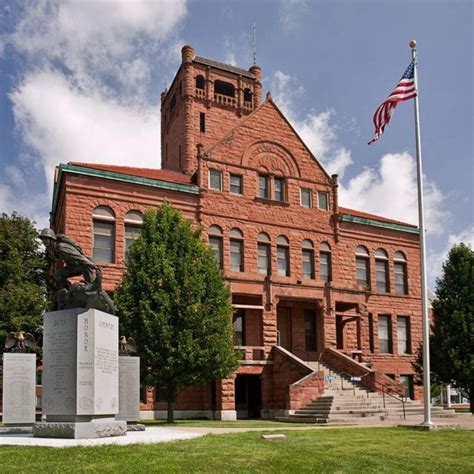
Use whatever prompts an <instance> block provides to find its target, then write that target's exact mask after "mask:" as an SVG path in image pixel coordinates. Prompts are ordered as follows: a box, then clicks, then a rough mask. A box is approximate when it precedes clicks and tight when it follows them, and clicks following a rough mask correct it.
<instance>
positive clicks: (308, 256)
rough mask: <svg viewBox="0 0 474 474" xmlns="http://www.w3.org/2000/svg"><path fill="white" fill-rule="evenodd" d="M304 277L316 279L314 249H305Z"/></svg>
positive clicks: (303, 255)
mask: <svg viewBox="0 0 474 474" xmlns="http://www.w3.org/2000/svg"><path fill="white" fill-rule="evenodd" d="M302 260H303V277H304V278H311V279H314V251H313V250H311V249H303V252H302Z"/></svg>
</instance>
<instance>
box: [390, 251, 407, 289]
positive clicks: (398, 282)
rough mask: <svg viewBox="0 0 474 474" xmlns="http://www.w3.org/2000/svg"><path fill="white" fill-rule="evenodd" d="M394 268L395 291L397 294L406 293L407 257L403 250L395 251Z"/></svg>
mask: <svg viewBox="0 0 474 474" xmlns="http://www.w3.org/2000/svg"><path fill="white" fill-rule="evenodd" d="M393 266H394V269H395V293H396V294H397V295H407V294H408V275H407V258H406V257H405V254H404V253H403V252H400V251H397V252H395V255H394V257H393Z"/></svg>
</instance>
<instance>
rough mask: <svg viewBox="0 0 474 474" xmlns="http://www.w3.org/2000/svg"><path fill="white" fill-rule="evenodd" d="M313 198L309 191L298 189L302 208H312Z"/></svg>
mask: <svg viewBox="0 0 474 474" xmlns="http://www.w3.org/2000/svg"><path fill="white" fill-rule="evenodd" d="M312 201H313V196H312V192H311V189H308V188H301V189H300V204H301V206H302V207H312V206H313V202H312Z"/></svg>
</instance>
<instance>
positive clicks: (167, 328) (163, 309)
mask: <svg viewBox="0 0 474 474" xmlns="http://www.w3.org/2000/svg"><path fill="white" fill-rule="evenodd" d="M200 234H201V232H200V231H199V230H194V229H193V228H192V227H191V224H190V222H189V221H188V220H185V219H183V218H182V217H181V214H180V213H179V211H177V210H176V209H174V208H173V207H172V206H171V205H170V204H164V205H163V206H161V207H160V208H159V209H158V210H156V209H150V210H148V211H147V212H146V213H145V216H144V223H143V228H142V233H141V236H140V237H139V238H138V239H137V240H136V241H135V242H134V244H133V245H132V246H131V247H130V249H129V252H128V256H127V263H126V265H127V269H126V272H125V275H124V278H123V280H122V283H121V285H120V287H119V288H118V289H117V291H116V293H115V302H116V304H117V308H118V311H119V316H120V324H121V328H122V331H123V333H124V334H126V335H127V336H128V335H131V336H132V337H133V338H134V339H135V341H136V343H137V346H138V351H139V354H140V356H141V357H142V367H143V369H144V382H145V383H146V384H147V385H155V386H157V385H161V386H163V385H164V386H166V387H167V391H168V421H169V422H172V421H173V420H174V403H175V401H176V396H177V394H178V392H179V391H180V390H181V389H182V388H184V387H186V386H190V385H195V384H199V383H203V382H208V381H213V380H217V379H221V378H225V377H227V376H228V375H229V374H230V373H231V372H232V371H233V370H234V369H235V368H236V367H237V365H238V357H237V355H236V354H235V352H234V350H233V342H232V325H231V317H232V306H231V296H230V290H229V288H228V287H227V286H226V284H225V281H224V278H223V275H222V272H220V271H219V270H218V269H217V268H216V263H215V259H214V256H213V253H212V250H211V249H210V248H209V247H207V246H206V245H205V244H204V243H203V242H202V240H201V237H200Z"/></svg>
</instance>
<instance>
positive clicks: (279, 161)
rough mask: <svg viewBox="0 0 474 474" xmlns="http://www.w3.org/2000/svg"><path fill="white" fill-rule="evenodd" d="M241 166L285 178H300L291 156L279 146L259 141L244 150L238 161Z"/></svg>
mask: <svg viewBox="0 0 474 474" xmlns="http://www.w3.org/2000/svg"><path fill="white" fill-rule="evenodd" d="M240 162H241V164H242V165H243V166H248V167H250V168H253V169H259V170H265V172H267V173H274V174H279V175H282V176H285V177H289V176H294V177H301V172H300V169H299V166H298V163H297V162H296V160H295V158H294V157H293V155H292V154H291V153H290V152H289V151H288V150H287V149H286V148H284V147H282V146H281V145H280V144H278V143H275V142H270V141H259V142H255V143H254V144H252V145H251V146H250V147H249V148H247V150H245V152H244V154H243V155H242V158H241V160H240Z"/></svg>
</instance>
